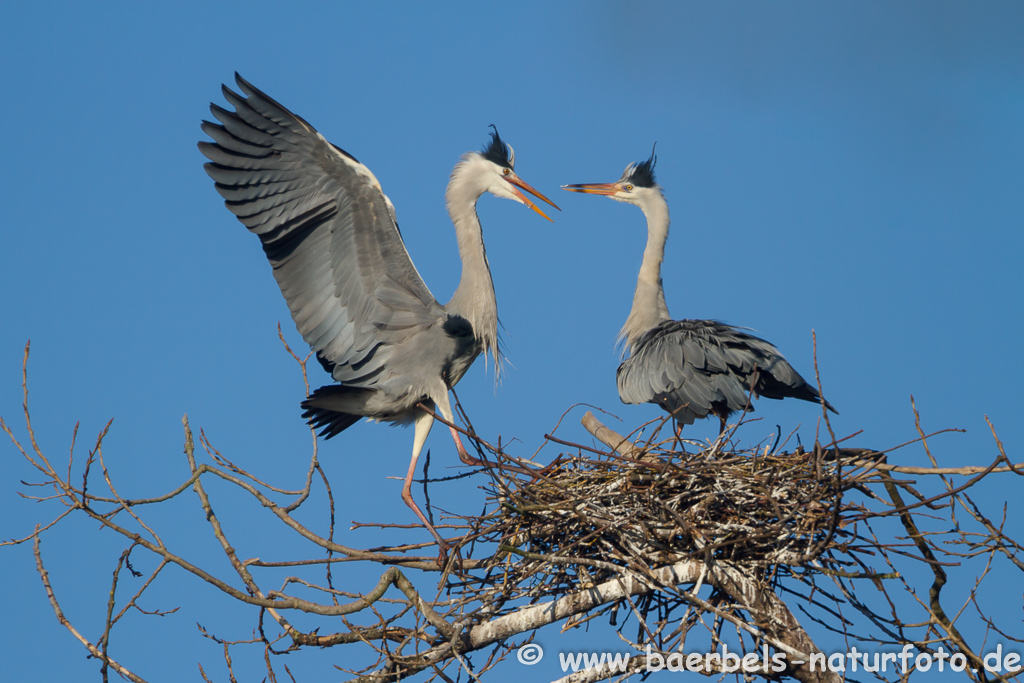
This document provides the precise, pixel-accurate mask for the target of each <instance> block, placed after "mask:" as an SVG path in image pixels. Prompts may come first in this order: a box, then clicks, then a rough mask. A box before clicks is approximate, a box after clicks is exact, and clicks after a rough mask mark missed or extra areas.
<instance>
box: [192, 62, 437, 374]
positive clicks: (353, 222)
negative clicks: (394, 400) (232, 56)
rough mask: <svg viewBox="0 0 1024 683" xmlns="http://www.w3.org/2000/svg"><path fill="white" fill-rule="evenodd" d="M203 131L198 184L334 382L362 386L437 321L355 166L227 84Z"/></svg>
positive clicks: (266, 103)
mask: <svg viewBox="0 0 1024 683" xmlns="http://www.w3.org/2000/svg"><path fill="white" fill-rule="evenodd" d="M235 80H236V81H237V83H238V87H239V88H240V89H241V91H242V93H243V94H238V93H236V92H234V91H232V90H231V89H230V88H228V87H227V86H225V87H224V89H223V91H224V97H225V99H226V100H227V101H228V102H229V103H230V104H231V105H232V106H233V107H234V111H229V110H227V109H224V108H222V107H219V106H217V105H215V104H212V105H210V111H211V112H212V114H213V116H214V118H216V119H217V121H219V123H211V122H209V121H205V122H203V125H202V128H203V130H204V131H205V132H206V133H207V134H208V135H209V136H210V137H211V138H212V139H213V142H200V143H199V149H200V151H201V152H202V153H203V154H204V155H205V156H206V157H207V158H208V159H209V160H210V163H208V164H206V172H207V173H208V174H209V175H210V177H211V178H213V180H214V181H215V183H216V187H217V191H218V192H219V193H220V194H221V196H223V197H224V199H225V204H226V205H227V207H228V209H229V210H230V211H231V212H232V213H234V214H235V216H237V217H238V220H239V221H241V222H242V224H243V225H245V226H246V227H247V228H248V229H249V230H250V231H251V232H253V233H255V234H256V235H257V236H258V237H259V238H260V241H261V242H262V243H263V250H264V252H265V253H266V255H267V258H268V259H269V261H270V264H271V265H272V266H273V268H274V277H275V278H276V279H277V282H278V284H279V285H280V287H281V292H282V293H283V294H284V297H285V300H286V301H287V302H288V308H289V309H290V310H291V314H292V319H293V320H294V321H295V324H296V326H297V327H298V329H299V332H300V333H301V334H302V338H303V339H305V340H306V342H307V343H309V345H310V347H312V348H313V350H314V351H316V353H317V358H318V359H319V360H320V362H321V363H322V364H323V365H324V367H325V368H327V370H328V371H329V372H331V374H332V375H333V376H334V378H335V379H336V380H338V381H341V382H344V383H346V384H350V385H356V386H358V385H361V384H362V385H365V384H367V383H370V382H372V380H373V379H374V378H375V377H376V376H377V375H378V374H380V373H381V372H382V371H383V369H384V367H385V365H386V363H387V360H388V357H389V355H390V349H391V346H392V344H394V343H398V342H399V341H401V340H403V339H405V338H407V336H408V332H409V330H410V328H417V327H418V328H426V327H429V326H430V325H432V324H434V323H437V322H438V321H442V320H443V319H444V317H445V314H444V310H443V308H442V307H441V305H440V304H439V303H438V302H437V300H436V299H434V297H433V295H432V294H431V293H430V290H428V289H427V286H426V285H425V284H424V282H423V280H422V278H421V277H420V275H419V273H418V272H417V271H416V268H415V266H414V265H413V263H412V260H411V259H410V258H409V254H408V252H407V251H406V249H405V244H404V243H403V241H402V238H401V236H400V235H399V232H398V226H397V224H396V222H395V218H394V209H393V207H392V206H391V203H390V201H389V200H388V199H387V197H386V196H385V195H384V193H383V192H382V190H381V187H380V184H379V183H378V182H377V179H376V178H375V177H374V176H373V173H371V172H370V171H369V169H367V168H366V167H365V166H363V165H362V164H360V163H359V162H358V161H356V159H355V158H354V157H353V156H351V155H350V154H348V153H347V152H345V151H344V150H342V149H340V148H338V147H336V146H334V145H332V144H331V143H329V142H327V140H325V139H324V138H323V136H321V135H320V134H319V133H318V132H317V131H316V130H315V129H314V128H313V127H312V126H311V125H309V124H308V123H307V122H306V121H304V120H303V119H302V118H301V117H299V116H297V115H296V114H293V113H292V112H290V111H288V109H286V108H285V107H283V106H282V105H280V104H278V103H277V102H275V101H274V100H273V99H271V98H270V97H268V96H267V95H266V94H264V93H262V92H261V91H259V90H258V89H257V88H255V87H254V86H252V85H251V84H250V83H248V82H247V81H246V80H244V79H243V78H242V77H241V76H239V75H238V74H235Z"/></svg>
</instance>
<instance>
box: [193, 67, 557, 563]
mask: <svg viewBox="0 0 1024 683" xmlns="http://www.w3.org/2000/svg"><path fill="white" fill-rule="evenodd" d="M235 81H236V82H237V84H238V88H239V89H240V90H241V91H242V93H244V96H243V95H241V94H238V93H236V92H234V91H233V90H231V89H230V88H229V87H227V86H226V85H225V86H223V88H222V90H223V94H224V98H225V99H226V100H227V101H228V102H229V103H230V104H231V105H232V106H233V107H234V111H229V110H227V109H224V108H222V107H219V106H218V105H216V104H211V105H210V111H211V112H212V113H213V116H214V118H216V119H217V121H219V122H220V123H219V124H218V123H212V122H210V121H204V122H203V124H202V129H203V131H205V132H206V134H207V135H209V136H210V137H211V138H213V142H200V143H199V150H200V151H201V152H202V153H203V154H204V155H205V156H206V157H207V158H208V159H209V160H210V162H209V163H207V164H206V166H205V168H206V172H207V173H208V174H209V175H210V177H211V178H213V180H214V183H215V186H216V188H217V191H218V192H219V193H220V194H221V196H222V197H224V199H225V204H226V205H227V208H228V210H229V211H231V212H232V213H233V214H235V216H237V217H238V220H239V221H241V222H242V224H243V225H245V227H247V228H248V229H249V230H250V231H251V232H253V233H254V234H256V236H257V237H259V238H260V241H261V242H262V244H263V251H264V252H265V253H266V255H267V258H268V259H269V260H270V264H271V266H273V270H274V277H275V278H276V279H277V284H278V285H280V287H281V293H282V294H284V298H285V300H286V301H287V303H288V308H289V310H290V311H291V315H292V319H293V320H294V321H295V325H296V327H298V330H299V333H300V334H302V338H303V339H305V340H306V342H307V343H308V344H309V345H310V347H311V348H312V349H313V351H315V352H316V357H317V360H319V361H320V364H321V365H323V367H324V369H325V370H327V372H329V373H330V374H331V376H332V377H333V378H334V379H335V380H336V381H337V382H338V384H334V385H328V386H324V387H321V388H319V389H317V390H316V391H314V392H313V393H312V394H310V396H309V397H308V398H307V399H306V400H305V401H303V403H302V407H303V408H304V409H305V413H304V414H303V417H305V418H307V419H308V420H309V422H310V424H311V425H312V426H314V427H315V428H318V429H321V432H320V434H321V436H324V437H326V438H331V437H332V436H336V435H337V434H339V433H340V432H342V431H343V430H345V429H346V428H348V427H349V426H351V425H352V424H353V423H354V422H356V421H357V420H358V419H359V418H360V417H368V418H372V419H374V420H377V421H381V420H383V421H386V422H392V423H395V424H408V423H409V422H412V423H413V424H414V425H415V429H414V432H415V433H414V438H413V446H412V459H411V461H410V463H409V471H408V473H407V474H406V477H405V486H404V487H403V489H402V500H403V501H405V504H406V505H408V506H409V507H410V508H412V510H413V512H415V513H416V516H417V517H419V519H420V521H422V522H423V524H424V525H426V527H427V529H428V530H429V531H430V533H431V534H432V535H433V536H434V538H435V540H436V541H437V543H438V545H439V549H440V553H441V557H444V555H445V549H446V543H445V541H444V539H442V538H441V535H440V534H438V532H437V530H436V529H434V527H433V526H432V525H431V524H430V522H429V521H428V520H427V518H426V516H425V515H424V514H423V512H422V511H421V510H420V509H419V507H418V506H417V505H416V503H415V501H414V500H413V498H412V494H411V492H410V489H411V486H412V476H413V473H414V471H415V469H416V461H417V459H418V458H419V455H420V451H421V450H422V449H423V444H424V442H425V441H426V439H427V434H428V433H429V432H430V427H431V426H432V424H433V422H434V418H433V416H432V415H431V414H430V413H428V412H426V411H424V410H423V409H421V408H420V407H419V406H420V405H421V404H422V405H423V406H425V407H426V408H428V409H430V410H431V411H433V410H435V409H436V410H437V411H438V412H440V414H441V416H442V417H444V419H445V420H447V421H448V422H450V423H451V422H454V419H453V416H452V409H451V406H450V404H449V400H448V391H449V390H450V388H451V387H453V386H455V384H456V383H457V382H458V381H459V380H460V379H462V376H463V375H464V374H465V373H466V370H468V369H469V366H470V365H471V364H472V363H473V361H474V360H475V359H476V357H477V356H478V355H480V353H481V352H482V353H484V354H487V353H490V354H491V356H492V357H493V359H494V365H495V372H499V366H500V362H501V353H500V350H499V346H498V313H497V303H496V301H495V298H494V285H493V283H492V281H491V272H490V267H489V266H488V263H487V256H486V254H485V252H484V242H483V233H482V230H481V227H480V219H479V218H478V217H477V213H476V203H477V200H478V199H479V198H480V197H481V196H483V194H484V193H485V192H490V193H491V194H493V195H495V196H498V197H504V198H505V199H511V200H513V201H516V202H519V203H520V204H525V205H526V206H528V207H530V208H531V209H533V210H534V211H536V212H537V213H539V214H540V215H541V216H544V218H548V216H547V215H545V214H544V212H543V211H541V210H540V209H539V208H537V206H536V205H535V204H534V203H533V202H531V201H530V200H529V199H528V198H527V197H526V196H525V195H524V194H523V192H522V191H521V190H523V191H526V192H529V193H530V194H532V195H533V196H535V197H537V198H539V199H541V200H543V201H545V202H547V203H548V204H550V205H551V206H554V207H555V208H556V209H557V208H558V207H557V206H555V204H554V202H552V201H551V200H550V199H548V198H547V197H545V196H544V195H542V194H541V193H540V192H538V191H537V190H535V189H533V188H532V187H530V186H529V185H528V184H527V183H526V182H524V181H523V180H521V179H520V178H519V176H518V175H516V173H515V153H514V151H513V150H512V148H511V147H510V146H509V145H507V144H505V143H504V142H502V140H501V138H500V137H499V136H498V131H497V129H496V128H495V129H494V132H493V133H492V134H491V140H490V144H488V145H487V147H486V148H485V149H484V150H483V151H482V152H479V153H477V152H469V153H467V154H465V155H463V157H462V159H461V161H459V163H458V164H457V165H456V166H455V169H454V170H453V171H452V174H451V178H450V180H449V181H448V189H447V191H446V193H445V199H446V202H447V206H448V214H449V216H450V217H451V219H452V222H453V223H454V224H455V236H456V239H457V241H458V246H459V256H460V258H461V259H462V279H461V280H460V282H459V285H458V288H457V289H456V290H455V295H454V296H453V297H452V299H451V301H449V302H448V303H447V304H445V305H441V304H440V303H438V301H437V300H436V299H435V298H434V296H433V295H432V294H431V293H430V290H429V289H427V286H426V284H424V282H423V280H422V278H421V277H420V274H419V273H418V272H417V271H416V267H415V266H414V265H413V263H412V260H411V259H410V257H409V252H408V251H406V248H405V244H404V242H403V241H402V237H401V234H400V233H399V230H398V223H397V222H396V218H395V208H394V205H393V204H392V203H391V200H390V199H388V198H387V196H386V195H385V194H384V192H383V191H382V190H381V186H380V183H379V182H378V181H377V178H375V177H374V175H373V173H371V172H370V169H368V168H367V167H366V166H364V165H363V164H361V163H359V162H358V161H357V160H356V159H355V157H353V156H352V155H351V154H349V153H348V152H346V151H344V150H343V149H341V148H340V147H337V146H336V145H333V144H331V143H330V142H328V141H327V140H326V139H325V138H324V137H323V136H322V135H320V133H318V132H317V131H316V129H314V128H313V127H312V126H311V125H309V124H308V123H307V122H306V121H305V120H303V119H302V118H301V117H299V116H298V115H296V114H293V113H292V112H291V111H289V110H288V109H286V108H285V107H283V106H282V105H280V104H278V103H277V102H276V101H274V100H273V99H271V98H270V97H268V96H267V95H266V94H264V93H263V92H261V91H260V90H258V89H257V88H255V87H254V86H253V85H252V84H250V83H249V82H248V81H246V80H245V79H243V78H242V77H241V76H239V75H238V74H237V73H236V74H235ZM548 220H551V219H550V218H548ZM451 433H452V437H453V438H454V440H455V446H456V448H457V449H458V452H459V457H460V458H461V459H462V461H463V462H465V463H466V464H470V465H479V464H480V461H478V460H476V459H475V458H473V457H471V456H470V455H469V453H467V452H466V449H465V448H464V447H463V445H462V441H461V440H460V438H459V433H458V431H456V430H455V429H454V428H451Z"/></svg>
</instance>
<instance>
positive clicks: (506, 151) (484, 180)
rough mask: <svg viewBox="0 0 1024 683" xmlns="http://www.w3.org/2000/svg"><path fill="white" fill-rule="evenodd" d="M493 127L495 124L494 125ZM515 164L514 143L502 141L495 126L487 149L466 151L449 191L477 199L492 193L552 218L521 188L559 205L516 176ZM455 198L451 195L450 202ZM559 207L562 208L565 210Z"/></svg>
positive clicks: (454, 174)
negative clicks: (509, 143)
mask: <svg viewBox="0 0 1024 683" xmlns="http://www.w3.org/2000/svg"><path fill="white" fill-rule="evenodd" d="M491 128H494V126H493V125H492V126H491ZM515 164H516V153H515V150H513V149H512V146H511V145H508V144H506V143H505V142H503V141H502V139H501V138H500V137H499V136H498V129H497V128H494V132H493V133H491V142H490V143H489V144H488V145H487V147H485V148H484V149H483V151H480V152H468V153H466V154H464V155H463V157H462V160H461V161H460V162H459V163H458V165H456V166H455V169H454V170H453V171H452V177H451V182H450V183H449V193H450V194H451V193H452V192H453V191H454V192H455V193H456V194H458V195H460V196H459V197H458V198H459V199H465V200H471V201H474V202H475V200H476V199H478V198H479V197H480V196H481V195H483V193H484V192H490V193H491V194H493V195H494V196H495V197H501V198H503V199H511V200H512V201H514V202H519V203H520V204H525V205H526V206H528V207H530V208H531V209H533V210H534V211H536V212H537V213H539V214H540V215H541V216H544V218H547V219H548V220H551V219H550V218H548V216H547V214H545V213H544V212H543V211H541V210H540V209H539V208H537V205H536V204H534V203H533V202H532V201H530V199H529V198H528V197H527V196H526V195H525V194H523V193H522V192H521V191H520V190H525V191H526V192H529V193H530V194H532V195H533V196H534V197H537V198H538V199H540V200H541V201H544V202H547V203H548V204H550V205H551V206H553V207H555V208H556V209H558V206H557V205H556V204H555V203H554V202H553V201H551V200H550V199H548V198H547V197H545V196H544V195H542V194H541V193H540V192H538V191H537V190H535V189H534V188H532V187H530V185H529V184H527V182H526V181H524V180H523V179H521V178H520V177H519V176H518V175H516V171H515ZM456 188H458V189H456ZM459 190H463V191H464V192H465V193H466V196H465V197H463V196H461V192H459ZM453 198H454V197H452V196H450V197H449V201H450V200H451V199H453ZM558 210H559V211H561V209H558Z"/></svg>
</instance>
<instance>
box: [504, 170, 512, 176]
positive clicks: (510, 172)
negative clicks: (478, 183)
mask: <svg viewBox="0 0 1024 683" xmlns="http://www.w3.org/2000/svg"><path fill="white" fill-rule="evenodd" d="M502 173H504V174H505V175H511V174H512V169H510V168H506V169H505V170H504V171H502Z"/></svg>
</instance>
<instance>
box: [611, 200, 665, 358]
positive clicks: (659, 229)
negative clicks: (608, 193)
mask: <svg viewBox="0 0 1024 683" xmlns="http://www.w3.org/2000/svg"><path fill="white" fill-rule="evenodd" d="M640 208H641V209H642V210H643V212H644V215H645V216H646V217H647V246H646V247H645V248H644V260H643V262H642V263H641V264H640V274H639V275H638V276H637V278H636V291H635V292H634V293H633V308H632V309H630V311H629V317H628V318H626V324H625V325H623V326H622V330H621V331H620V332H619V338H620V339H625V340H626V344H627V346H629V350H630V353H632V352H633V351H635V350H636V344H637V342H638V341H640V337H642V336H643V335H644V333H645V332H647V331H648V330H649V329H651V328H652V327H654V326H655V325H657V324H658V323H660V322H663V321H665V320H668V319H669V314H668V306H666V305H665V290H664V288H663V287H662V285H661V262H662V261H663V260H664V259H665V242H666V241H667V240H668V225H669V216H668V203H667V202H666V201H665V197H664V196H663V195H662V194H661V191H660V190H657V189H655V191H654V192H652V193H651V195H650V196H649V197H648V199H647V201H645V202H644V203H643V204H642V205H641V206H640Z"/></svg>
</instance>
